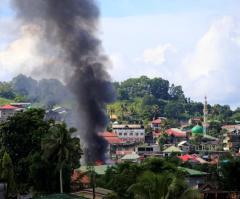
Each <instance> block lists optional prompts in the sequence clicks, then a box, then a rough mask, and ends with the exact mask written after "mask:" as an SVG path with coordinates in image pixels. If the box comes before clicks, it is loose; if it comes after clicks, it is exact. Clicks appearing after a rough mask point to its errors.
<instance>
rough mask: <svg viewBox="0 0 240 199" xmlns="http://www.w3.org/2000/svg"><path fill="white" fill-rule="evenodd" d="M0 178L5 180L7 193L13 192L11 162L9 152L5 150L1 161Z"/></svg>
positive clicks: (14, 189) (14, 188)
mask: <svg viewBox="0 0 240 199" xmlns="http://www.w3.org/2000/svg"><path fill="white" fill-rule="evenodd" d="M0 168H1V178H2V179H3V180H4V181H5V182H7V185H8V195H9V194H15V191H16V187H15V181H14V171H13V163H12V159H11V157H10V156H9V154H8V153H7V152H6V151H5V152H4V155H3V158H2V161H1V166H0Z"/></svg>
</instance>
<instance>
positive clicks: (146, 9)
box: [0, 0, 240, 107]
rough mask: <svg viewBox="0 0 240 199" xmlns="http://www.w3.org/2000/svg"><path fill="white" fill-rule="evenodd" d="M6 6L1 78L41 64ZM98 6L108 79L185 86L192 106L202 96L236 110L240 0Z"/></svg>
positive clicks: (135, 0) (0, 12)
mask: <svg viewBox="0 0 240 199" xmlns="http://www.w3.org/2000/svg"><path fill="white" fill-rule="evenodd" d="M7 2H8V0H3V3H1V5H0V16H1V18H0V68H1V71H2V72H1V74H0V78H1V79H4V78H6V76H7V77H8V79H9V78H10V77H11V76H12V75H14V72H23V71H26V73H28V72H29V69H28V68H27V67H26V65H31V64H35V63H38V62H39V57H38V55H37V53H36V54H35V53H34V49H33V46H34V44H35V42H36V41H35V40H34V39H32V37H31V35H29V32H26V31H25V32H24V30H21V31H20V28H19V27H18V26H17V21H16V20H15V21H13V20H11V18H12V15H13V13H12V11H11V9H9V6H8V3H7ZM99 5H100V10H101V14H102V17H101V20H100V21H101V30H100V32H99V35H100V36H101V37H102V38H103V47H104V49H105V50H106V52H107V53H108V54H109V55H110V58H111V60H112V62H113V63H114V65H113V66H112V68H109V69H108V70H109V71H110V73H111V74H112V77H113V79H114V80H124V79H126V78H129V77H137V76H140V75H148V76H150V77H155V76H161V77H163V78H166V79H168V80H169V81H171V82H173V83H176V84H181V85H183V89H184V91H185V92H186V95H187V96H189V97H191V98H193V99H195V100H201V101H202V99H203V97H204V95H207V96H208V98H209V101H210V103H221V104H231V105H232V107H236V106H240V104H239V102H240V94H239V92H238V88H239V87H240V80H239V78H238V74H240V66H239V63H240V56H239V54H240V25H239V21H240V20H239V18H240V14H238V8H239V7H240V1H238V0H211V1H209V0H202V1H194V0H182V1H179V0H173V1H165V0H114V1H112V0H99ZM16 39H17V40H16ZM20 46H21V48H20ZM30 52H31V53H30ZM12 56H13V57H14V58H15V59H11V57H12ZM26 60H32V61H31V63H29V62H27V61H26ZM19 66H21V67H19Z"/></svg>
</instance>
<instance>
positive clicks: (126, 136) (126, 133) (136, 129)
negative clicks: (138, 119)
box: [112, 124, 145, 142]
mask: <svg viewBox="0 0 240 199" xmlns="http://www.w3.org/2000/svg"><path fill="white" fill-rule="evenodd" d="M112 129H113V132H114V133H116V134H117V135H118V137H119V138H121V139H122V140H124V141H127V142H144V140H145V129H144V127H143V126H142V125H139V124H114V125H113V126H112Z"/></svg>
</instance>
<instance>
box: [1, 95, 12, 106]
mask: <svg viewBox="0 0 240 199" xmlns="http://www.w3.org/2000/svg"><path fill="white" fill-rule="evenodd" d="M12 102H14V101H13V100H9V99H5V98H2V97H0V106H2V105H5V104H10V103H12Z"/></svg>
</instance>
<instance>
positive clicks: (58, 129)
mask: <svg viewBox="0 0 240 199" xmlns="http://www.w3.org/2000/svg"><path fill="white" fill-rule="evenodd" d="M75 131H76V129H74V128H70V129H69V130H68V129H67V127H66V124H64V123H63V124H53V126H52V127H50V129H49V135H48V136H47V137H45V138H43V140H42V150H43V157H44V158H45V159H47V160H55V161H56V163H57V169H58V170H59V182H60V192H61V193H63V174H62V170H63V167H64V165H66V163H67V162H69V161H72V160H71V159H72V157H73V153H74V152H75V151H76V150H79V149H76V147H79V148H80V145H79V144H78V145H77V144H76V139H75V138H72V137H71V135H72V134H73V133H74V132H75Z"/></svg>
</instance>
